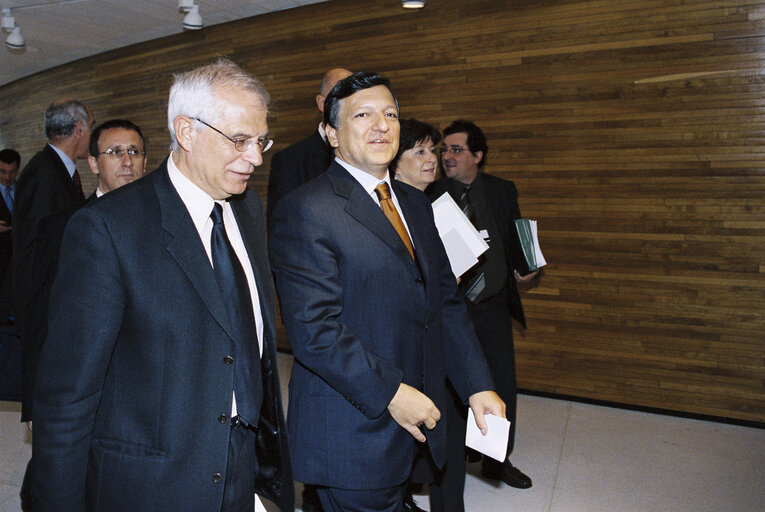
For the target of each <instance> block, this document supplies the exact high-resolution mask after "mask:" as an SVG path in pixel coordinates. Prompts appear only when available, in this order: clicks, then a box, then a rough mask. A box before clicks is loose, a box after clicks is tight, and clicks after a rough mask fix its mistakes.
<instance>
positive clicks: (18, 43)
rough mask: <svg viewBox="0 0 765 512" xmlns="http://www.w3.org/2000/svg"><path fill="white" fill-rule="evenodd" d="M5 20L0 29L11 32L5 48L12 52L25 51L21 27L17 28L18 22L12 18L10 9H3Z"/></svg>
mask: <svg viewBox="0 0 765 512" xmlns="http://www.w3.org/2000/svg"><path fill="white" fill-rule="evenodd" d="M2 14H3V19H2V25H0V29H2V30H4V31H6V32H10V34H9V35H8V38H7V39H6V40H5V46H7V47H8V48H10V49H11V50H23V49H24V36H22V35H21V27H17V26H16V20H15V19H14V18H13V16H11V10H10V9H3V11H2Z"/></svg>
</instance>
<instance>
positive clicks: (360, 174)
mask: <svg viewBox="0 0 765 512" xmlns="http://www.w3.org/2000/svg"><path fill="white" fill-rule="evenodd" d="M335 161H336V162H337V163H339V164H340V165H342V166H343V167H344V168H345V170H347V171H348V172H349V173H351V176H353V177H354V178H356V181H358V182H359V184H360V185H361V186H362V187H363V188H364V190H366V191H367V193H368V194H371V195H372V196H374V197H377V193H376V192H375V187H376V186H377V185H379V184H380V183H381V182H383V181H384V182H385V183H387V184H388V189H389V190H390V191H391V195H393V187H392V186H391V183H390V173H389V172H388V171H387V170H386V171H385V176H384V177H383V179H382V180H379V179H377V178H376V177H375V176H372V175H371V174H369V173H368V172H366V171H362V170H361V169H359V168H357V167H354V166H352V165H351V164H349V163H348V162H343V161H342V160H340V159H339V158H335Z"/></svg>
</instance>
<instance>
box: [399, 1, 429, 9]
mask: <svg viewBox="0 0 765 512" xmlns="http://www.w3.org/2000/svg"><path fill="white" fill-rule="evenodd" d="M401 7H403V8H404V9H422V8H423V7H425V0H401Z"/></svg>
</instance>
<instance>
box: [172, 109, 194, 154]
mask: <svg viewBox="0 0 765 512" xmlns="http://www.w3.org/2000/svg"><path fill="white" fill-rule="evenodd" d="M173 129H174V130H175V140H176V141H177V142H178V145H179V146H180V147H181V148H183V150H184V151H186V152H189V151H191V142H192V140H193V134H194V120H193V119H191V118H190V117H187V116H178V117H176V118H175V119H173Z"/></svg>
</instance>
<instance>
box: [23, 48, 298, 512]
mask: <svg viewBox="0 0 765 512" xmlns="http://www.w3.org/2000/svg"><path fill="white" fill-rule="evenodd" d="M268 102H269V97H268V93H267V92H266V90H265V88H264V87H263V85H262V84H261V83H260V81H258V80H257V79H256V78H255V77H254V76H252V75H251V74H249V73H247V72H246V71H244V70H243V69H242V68H240V67H239V66H237V65H236V64H234V63H233V62H231V61H229V60H226V59H219V60H218V61H216V62H215V63H212V64H209V65H205V66H201V67H199V68H196V69H193V70H191V71H188V72H185V73H182V74H179V75H176V76H175V79H174V82H173V85H172V87H171V89H170V99H169V102H168V125H169V129H170V135H171V139H172V144H171V150H172V151H171V154H170V156H169V157H168V158H167V159H166V160H165V161H164V162H163V163H162V164H161V165H160V166H159V167H158V168H157V169H156V170H155V171H154V172H152V173H150V174H149V175H147V176H146V177H145V178H142V179H140V180H138V181H136V182H134V183H131V184H129V185H127V186H125V187H122V188H121V189H120V190H118V191H115V192H111V193H109V194H107V195H105V196H104V197H103V198H101V199H99V200H97V201H93V202H92V203H91V204H89V205H87V207H85V208H82V209H80V210H79V211H78V212H77V213H75V214H74V216H73V217H72V218H71V220H70V221H69V223H68V224H67V227H66V232H65V233H64V240H63V243H62V247H61V256H60V264H59V271H58V274H57V277H56V281H55V282H54V285H53V290H52V292H51V299H50V304H51V318H50V322H49V334H48V336H47V338H46V340H45V345H44V347H43V350H42V353H41V357H40V365H39V368H40V371H39V372H38V379H37V386H36V389H35V417H34V422H35V435H34V444H33V451H34V458H35V463H34V469H35V479H34V485H35V492H34V498H35V503H34V506H35V511H54V510H108V511H110V512H123V511H124V512H127V511H135V510H205V511H226V512H229V511H237V512H239V511H245V510H247V511H252V510H253V507H255V509H256V510H262V504H261V502H260V500H259V499H257V497H256V493H257V495H260V496H263V497H266V498H269V499H271V500H273V501H274V502H276V504H277V505H278V506H279V507H280V508H281V510H293V509H294V484H293V480H292V472H291V469H290V463H289V454H288V451H287V444H286V436H285V433H284V426H283V425H284V419H283V411H282V402H281V396H280V391H279V377H278V373H277V360H276V349H275V338H276V336H275V329H274V318H275V299H274V292H273V284H272V276H271V269H270V267H269V265H268V259H267V255H266V250H265V215H264V212H263V205H262V203H261V201H260V199H259V198H258V197H257V195H256V194H255V193H253V192H252V191H250V190H248V188H247V182H248V180H249V178H250V177H251V176H252V174H253V173H254V172H255V168H256V167H257V166H259V165H261V163H262V162H263V158H262V152H263V151H265V150H266V149H267V148H268V147H269V146H270V145H271V141H270V139H269V138H268V125H267V122H266V116H267V112H268ZM102 138H103V137H102ZM98 149H99V151H98V152H97V153H98V154H99V157H98V158H99V159H101V158H109V159H112V158H113V159H118V158H119V157H120V155H119V153H120V152H123V151H124V154H123V155H121V157H122V159H123V161H124V160H125V159H126V158H129V157H131V156H139V155H138V154H133V155H131V154H130V152H129V151H132V149H131V147H130V145H128V144H126V142H125V141H123V142H121V143H119V144H117V145H113V146H112V145H109V144H103V141H101V144H100V145H99V147H98ZM134 149H135V150H137V149H138V148H134ZM110 150H111V155H110V154H109V152H110ZM139 153H140V152H139ZM258 507H260V508H258Z"/></svg>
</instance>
